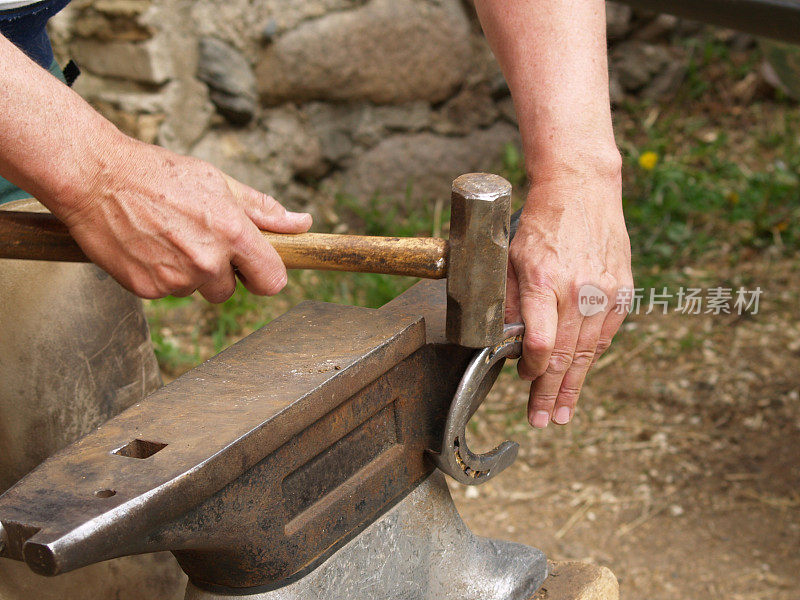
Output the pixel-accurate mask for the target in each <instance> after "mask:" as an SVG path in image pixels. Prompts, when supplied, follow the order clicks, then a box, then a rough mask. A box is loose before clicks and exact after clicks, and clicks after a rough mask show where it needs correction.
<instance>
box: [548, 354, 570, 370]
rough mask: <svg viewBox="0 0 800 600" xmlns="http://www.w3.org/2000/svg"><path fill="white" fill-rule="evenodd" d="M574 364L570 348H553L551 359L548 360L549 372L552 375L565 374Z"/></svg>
mask: <svg viewBox="0 0 800 600" xmlns="http://www.w3.org/2000/svg"><path fill="white" fill-rule="evenodd" d="M571 364H572V352H570V351H569V350H553V353H552V354H551V355H550V360H548V361H547V373H548V374H550V375H563V374H564V373H566V372H567V369H569V367H570V365H571Z"/></svg>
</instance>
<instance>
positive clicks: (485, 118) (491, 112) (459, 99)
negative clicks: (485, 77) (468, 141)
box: [433, 82, 499, 135]
mask: <svg viewBox="0 0 800 600" xmlns="http://www.w3.org/2000/svg"><path fill="white" fill-rule="evenodd" d="M498 115H499V112H498V110H497V106H496V105H495V103H494V101H493V100H492V96H491V88H490V86H489V84H488V82H487V83H485V84H482V85H478V86H475V87H467V88H464V89H463V90H461V91H460V92H459V93H458V94H456V95H455V96H453V97H452V98H450V100H448V101H447V102H446V103H445V105H444V106H443V107H442V108H441V110H440V111H439V113H438V115H437V117H438V118H437V120H436V122H435V124H434V127H433V129H434V131H436V132H437V133H444V134H446V135H466V134H467V133H469V132H470V131H472V130H474V129H478V128H480V127H486V126H488V125H491V124H492V123H493V122H494V121H495V120H496V119H497V117H498Z"/></svg>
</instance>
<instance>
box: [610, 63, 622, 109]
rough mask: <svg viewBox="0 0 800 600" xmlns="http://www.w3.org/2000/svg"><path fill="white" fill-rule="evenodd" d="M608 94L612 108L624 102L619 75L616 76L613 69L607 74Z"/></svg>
mask: <svg viewBox="0 0 800 600" xmlns="http://www.w3.org/2000/svg"><path fill="white" fill-rule="evenodd" d="M608 93H609V96H610V98H611V105H612V106H618V105H619V104H621V103H622V101H623V100H625V90H624V89H622V84H621V83H620V82H619V75H617V72H616V70H614V69H612V70H611V72H610V73H609V78H608Z"/></svg>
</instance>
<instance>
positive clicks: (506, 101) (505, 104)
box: [497, 96, 517, 125]
mask: <svg viewBox="0 0 800 600" xmlns="http://www.w3.org/2000/svg"><path fill="white" fill-rule="evenodd" d="M497 109H498V110H499V111H500V116H501V117H503V118H504V119H505V120H506V121H508V122H509V123H513V124H514V125H516V124H517V110H516V108H514V100H512V99H511V96H506V97H505V98H503V99H502V100H500V101H499V102H498V103H497Z"/></svg>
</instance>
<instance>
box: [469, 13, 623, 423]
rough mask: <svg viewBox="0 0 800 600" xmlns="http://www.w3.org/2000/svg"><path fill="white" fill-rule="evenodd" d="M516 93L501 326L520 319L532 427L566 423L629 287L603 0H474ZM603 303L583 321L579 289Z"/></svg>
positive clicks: (619, 317)
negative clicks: (512, 210)
mask: <svg viewBox="0 0 800 600" xmlns="http://www.w3.org/2000/svg"><path fill="white" fill-rule="evenodd" d="M475 7H476V9H477V10H478V16H479V17H480V20H481V24H482V26H483V30H484V32H485V33H486V37H487V38H488V40H489V43H490V44H491V46H492V49H493V50H494V53H495V55H496V56H497V59H498V61H499V62H500V66H501V67H502V69H503V73H504V74H505V76H506V80H507V81H508V85H509V88H510V89H511V95H512V97H513V98H514V106H515V108H516V112H517V117H518V120H519V130H520V134H521V136H522V145H523V149H524V151H525V163H526V164H525V166H526V170H527V172H528V175H529V178H530V181H531V185H532V187H531V192H530V195H529V196H528V201H527V202H526V203H525V210H524V213H523V216H522V219H521V223H520V227H519V230H518V232H517V235H516V237H515V238H514V242H513V244H512V245H511V251H510V254H511V264H510V268H509V271H510V276H509V285H508V295H507V298H508V310H507V315H506V317H507V319H508V320H511V321H519V320H520V319H521V320H523V321H524V322H525V340H524V344H523V354H522V360H521V361H520V366H519V372H520V375H521V376H522V377H523V378H525V379H530V380H534V384H533V386H532V390H531V399H530V402H529V404H528V418H529V420H530V422H531V424H532V425H533V426H534V427H545V426H546V425H547V423H549V422H550V420H553V421H555V422H556V423H560V424H565V423H568V422H569V421H570V419H571V418H572V415H573V412H574V410H575V402H576V401H577V399H578V394H579V393H580V390H581V386H582V385H583V380H584V378H585V377H586V373H587V371H588V370H589V367H590V366H591V364H592V362H593V361H594V360H596V359H597V357H598V356H599V355H600V354H601V353H602V352H603V350H605V348H607V347H608V345H609V344H610V343H611V338H612V336H613V335H614V333H615V332H616V331H617V329H618V328H619V326H620V324H621V323H622V319H623V317H624V313H625V310H624V307H623V309H622V310H620V309H618V308H616V307H615V306H614V303H615V301H616V298H617V291H618V290H619V289H620V288H625V287H630V286H631V285H632V284H631V268H630V243H629V241H628V235H627V233H626V231H625V222H624V220H623V216H622V202H621V177H620V162H621V161H620V156H619V151H618V150H617V147H616V144H615V143H614V130H613V127H612V124H611V106H610V101H609V93H608V62H607V56H606V36H605V29H606V20H605V2H604V0H517V1H515V2H504V1H503V0H475ZM587 284H588V285H593V286H595V287H597V288H599V289H600V290H602V292H603V293H605V294H606V295H607V296H608V298H609V306H608V307H607V308H606V310H605V311H603V312H601V313H599V314H595V315H592V316H589V317H584V316H583V315H582V314H581V312H580V310H579V305H578V294H579V290H580V288H581V287H582V286H583V285H587Z"/></svg>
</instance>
